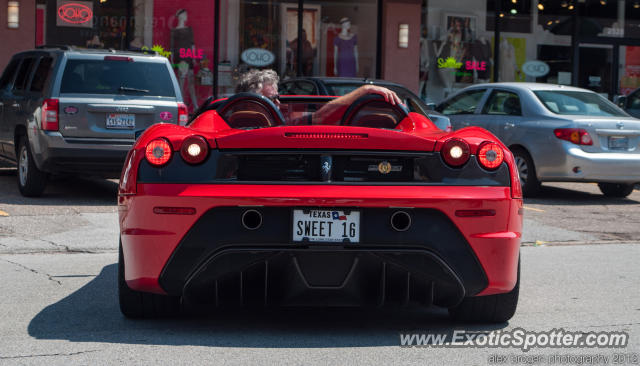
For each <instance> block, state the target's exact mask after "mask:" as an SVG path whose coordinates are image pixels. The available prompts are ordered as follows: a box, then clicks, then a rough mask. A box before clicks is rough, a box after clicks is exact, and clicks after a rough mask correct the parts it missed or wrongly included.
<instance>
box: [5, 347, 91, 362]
mask: <svg viewBox="0 0 640 366" xmlns="http://www.w3.org/2000/svg"><path fill="white" fill-rule="evenodd" d="M98 351H99V350H97V349H92V350H88V351H80V352H73V353H44V354H41V355H23V356H0V360H11V359H16V358H32V357H55V356H77V355H82V354H85V353H92V352H98Z"/></svg>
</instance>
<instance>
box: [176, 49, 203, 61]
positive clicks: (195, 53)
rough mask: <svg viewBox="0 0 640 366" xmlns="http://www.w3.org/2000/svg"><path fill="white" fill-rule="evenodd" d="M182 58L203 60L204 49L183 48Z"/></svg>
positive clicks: (181, 50)
mask: <svg viewBox="0 0 640 366" xmlns="http://www.w3.org/2000/svg"><path fill="white" fill-rule="evenodd" d="M180 58H192V59H195V60H202V59H203V58H204V51H203V50H202V49H197V48H196V49H195V50H192V49H191V48H181V49H180Z"/></svg>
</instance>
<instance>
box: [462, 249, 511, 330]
mask: <svg viewBox="0 0 640 366" xmlns="http://www.w3.org/2000/svg"><path fill="white" fill-rule="evenodd" d="M519 292H520V260H519V259H518V279H517V280H516V285H515V286H514V287H513V290H511V291H510V292H507V293H505V294H498V295H488V296H475V297H465V298H464V300H462V302H461V303H460V304H458V305H457V306H455V307H453V308H449V316H450V317H451V318H453V319H455V320H458V321H465V322H474V323H504V322H506V321H507V320H509V319H511V317H513V314H515V312H516V308H517V307H518V294H519Z"/></svg>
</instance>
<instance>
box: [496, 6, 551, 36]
mask: <svg viewBox="0 0 640 366" xmlns="http://www.w3.org/2000/svg"><path fill="white" fill-rule="evenodd" d="M497 1H500V4H499V5H500V8H499V11H498V12H497V13H498V16H499V17H500V30H501V31H502V32H517V33H531V13H532V9H531V0H515V1H514V0H487V30H488V31H492V30H494V29H495V14H496V11H497V10H498V9H497V7H496V5H498V3H497ZM553 1H557V0H553Z"/></svg>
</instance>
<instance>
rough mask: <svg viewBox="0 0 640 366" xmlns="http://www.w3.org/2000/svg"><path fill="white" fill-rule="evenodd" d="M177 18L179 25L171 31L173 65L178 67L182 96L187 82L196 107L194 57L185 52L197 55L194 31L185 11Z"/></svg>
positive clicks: (177, 14)
mask: <svg viewBox="0 0 640 366" xmlns="http://www.w3.org/2000/svg"><path fill="white" fill-rule="evenodd" d="M176 18H178V25H176V27H175V28H173V29H172V30H171V58H172V63H173V64H174V65H176V64H177V65H178V66H177V69H178V70H177V72H178V82H179V83H180V89H181V90H182V94H183V95H185V94H186V91H185V85H184V84H185V81H186V82H187V84H188V87H189V96H190V97H191V104H192V105H193V106H196V105H197V104H198V97H197V95H196V88H195V85H194V84H195V78H194V74H193V57H187V55H186V52H185V51H187V50H189V51H190V52H189V53H190V54H191V55H194V54H195V50H196V45H195V43H194V41H193V29H191V27H188V26H187V25H186V23H187V19H188V14H187V11H186V10H185V9H180V10H178V11H177V12H176Z"/></svg>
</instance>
